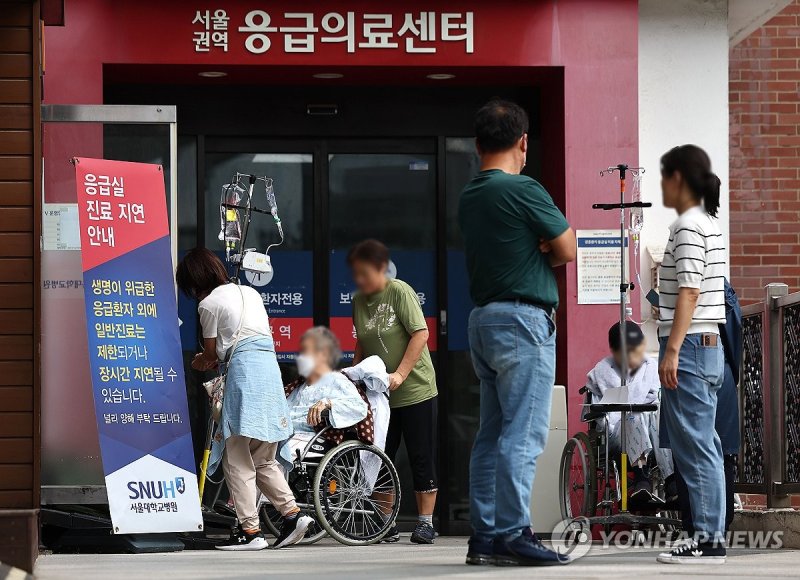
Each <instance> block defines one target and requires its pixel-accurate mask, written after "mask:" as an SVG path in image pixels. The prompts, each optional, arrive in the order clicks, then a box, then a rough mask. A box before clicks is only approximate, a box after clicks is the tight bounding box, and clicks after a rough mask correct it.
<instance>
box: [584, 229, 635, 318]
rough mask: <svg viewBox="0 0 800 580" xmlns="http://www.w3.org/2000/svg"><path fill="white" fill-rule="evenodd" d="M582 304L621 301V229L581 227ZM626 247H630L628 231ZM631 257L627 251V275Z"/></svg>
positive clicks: (626, 277) (616, 302) (626, 274)
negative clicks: (589, 228)
mask: <svg viewBox="0 0 800 580" xmlns="http://www.w3.org/2000/svg"><path fill="white" fill-rule="evenodd" d="M577 238H578V259H577V263H578V304H619V295H620V292H619V285H620V282H621V277H620V258H621V256H620V247H621V244H620V235H619V230H578V231H577ZM625 248H626V250H627V248H628V238H627V233H626V238H625ZM628 269H629V259H628V256H627V252H626V255H625V279H626V280H627V279H628Z"/></svg>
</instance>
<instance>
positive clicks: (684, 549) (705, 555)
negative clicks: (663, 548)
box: [656, 540, 727, 564]
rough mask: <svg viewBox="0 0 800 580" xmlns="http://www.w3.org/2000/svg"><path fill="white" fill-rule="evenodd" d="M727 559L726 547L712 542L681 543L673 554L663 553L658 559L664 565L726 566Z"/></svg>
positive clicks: (692, 541) (673, 550)
mask: <svg viewBox="0 0 800 580" xmlns="http://www.w3.org/2000/svg"><path fill="white" fill-rule="evenodd" d="M726 559H727V556H726V553H725V547H724V546H721V545H719V544H713V543H711V542H703V543H702V544H698V543H697V542H696V541H695V540H686V541H684V542H681V543H679V544H677V545H676V546H675V547H674V548H673V549H672V551H671V552H662V553H661V554H659V555H658V557H657V558H656V560H657V561H658V562H661V563H662V564H724V563H725V560H726Z"/></svg>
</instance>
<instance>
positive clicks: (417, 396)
mask: <svg viewBox="0 0 800 580" xmlns="http://www.w3.org/2000/svg"><path fill="white" fill-rule="evenodd" d="M353 324H354V325H355V328H356V335H357V336H358V342H359V343H360V344H361V349H362V352H363V354H364V358H366V357H368V356H372V355H377V356H379V357H381V359H382V360H383V362H384V363H385V364H386V370H387V371H388V372H390V373H393V372H395V371H396V370H397V367H398V366H399V365H400V361H402V360H403V356H404V355H405V353H406V348H408V341H409V340H410V339H411V335H412V334H414V333H415V332H417V331H418V330H423V329H425V328H427V327H428V326H427V324H426V323H425V316H424V315H423V314H422V308H421V307H420V305H419V298H418V297H417V294H416V292H414V289H413V288H411V286H409V285H408V284H406V283H405V282H402V281H401V280H389V283H388V284H387V285H386V288H385V289H384V290H383V291H381V292H378V293H376V294H372V295H370V296H364V295H362V294H356V296H355V298H353ZM436 393H437V391H436V373H435V372H434V370H433V363H432V362H431V353H430V351H428V346H427V345H425V348H423V349H422V354H421V355H420V357H419V360H418V361H417V364H415V365H414V368H413V369H411V372H410V373H409V374H408V376H407V377H406V380H405V381H403V384H402V385H400V387H399V388H398V389H397V390H395V391H392V393H391V395H390V404H391V406H392V407H393V408H396V407H406V406H408V405H414V404H416V403H421V402H422V401H427V400H428V399H431V398H433V397H435V396H436Z"/></svg>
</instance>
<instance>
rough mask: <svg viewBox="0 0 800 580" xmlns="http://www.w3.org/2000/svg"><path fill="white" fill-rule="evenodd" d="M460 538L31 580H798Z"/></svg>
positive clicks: (746, 559) (205, 555) (80, 567)
mask: <svg viewBox="0 0 800 580" xmlns="http://www.w3.org/2000/svg"><path fill="white" fill-rule="evenodd" d="M466 543H467V540H466V538H454V537H445V538H439V539H438V540H437V542H436V545H435V546H414V545H412V544H410V543H409V542H408V537H407V536H406V537H404V538H403V539H402V540H401V542H400V543H398V544H382V545H377V546H368V547H363V548H353V547H347V546H342V545H340V544H337V543H336V542H334V541H332V540H328V539H326V540H323V541H322V542H320V543H318V544H316V545H313V546H307V547H305V546H299V547H292V548H287V549H283V550H276V551H274V552H273V551H271V550H264V551H261V552H249V553H248V552H240V553H231V552H219V551H191V552H189V551H187V552H177V553H170V554H139V555H126V554H75V555H72V554H63V555H62V554H55V555H43V556H40V558H39V561H38V564H37V567H36V578H37V579H38V580H65V579H73V578H80V579H81V580H108V579H109V578H113V579H114V580H129V579H147V580H157V579H161V578H167V579H169V580H183V579H186V580H201V579H206V578H208V579H214V580H219V579H220V578H237V579H238V578H242V579H247V578H264V577H267V576H268V575H269V576H271V577H278V578H293V577H294V578H301V577H302V578H323V579H325V580H330V579H336V578H348V579H357V578H369V579H380V578H437V579H442V578H481V579H483V578H526V577H528V578H537V579H540V578H581V579H591V578H602V579H603V580H609V579H611V578H627V579H631V580H636V579H638V578H644V577H651V576H659V577H661V578H665V579H666V578H695V577H697V576H703V577H706V578H771V579H773V580H778V579H781V578H794V579H796V578H798V577H800V550H745V549H738V550H730V551H729V556H728V562H727V563H726V564H724V565H722V566H691V567H690V566H668V565H664V564H657V563H656V562H655V556H656V554H657V552H659V551H660V550H655V549H643V548H636V549H629V550H620V549H618V548H609V549H603V548H602V547H600V546H596V547H593V548H592V550H591V551H590V553H589V555H587V556H585V557H584V558H582V559H580V560H578V561H577V562H575V563H573V564H570V565H569V566H563V567H561V566H559V567H550V568H494V567H473V566H466V565H464V563H463V562H464V555H465V553H466Z"/></svg>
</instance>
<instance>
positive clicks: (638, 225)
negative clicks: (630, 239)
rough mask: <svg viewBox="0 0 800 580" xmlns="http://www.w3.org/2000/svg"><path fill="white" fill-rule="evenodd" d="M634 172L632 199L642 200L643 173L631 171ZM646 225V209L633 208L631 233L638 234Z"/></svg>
mask: <svg viewBox="0 0 800 580" xmlns="http://www.w3.org/2000/svg"><path fill="white" fill-rule="evenodd" d="M631 173H632V174H633V191H632V192H631V201H642V189H641V185H642V175H641V173H639V172H633V171H632V172H631ZM643 226H644V211H643V209H642V208H641V207H632V208H631V233H633V234H634V235H638V234H639V232H641V231H642V227H643Z"/></svg>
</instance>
